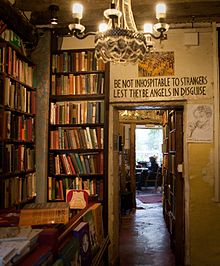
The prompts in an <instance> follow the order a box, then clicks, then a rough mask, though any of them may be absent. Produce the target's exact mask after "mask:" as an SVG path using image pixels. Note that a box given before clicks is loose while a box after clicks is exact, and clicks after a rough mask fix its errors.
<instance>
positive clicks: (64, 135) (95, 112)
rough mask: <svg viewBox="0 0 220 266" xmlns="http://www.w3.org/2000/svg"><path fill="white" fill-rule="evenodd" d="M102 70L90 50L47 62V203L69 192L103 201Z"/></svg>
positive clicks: (62, 198) (57, 56)
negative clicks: (72, 190)
mask: <svg viewBox="0 0 220 266" xmlns="http://www.w3.org/2000/svg"><path fill="white" fill-rule="evenodd" d="M105 79H106V71H105V66H104V64H103V63H102V62H99V61H97V60H96V59H95V56H94V49H84V50H74V49H73V50H59V51H54V52H53V53H52V58H51V91H50V117H49V152H48V165H49V167H48V201H65V197H66V196H65V192H66V189H67V188H73V189H80V190H81V189H83V190H86V191H87V192H88V193H89V195H90V198H98V201H100V202H103V198H104V194H105V185H106V174H107V159H106V153H105V152H104V151H105V147H106V144H105V143H106V139H105V136H106V130H107V120H106V111H105V110H106V82H105Z"/></svg>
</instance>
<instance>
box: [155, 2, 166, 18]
mask: <svg viewBox="0 0 220 266" xmlns="http://www.w3.org/2000/svg"><path fill="white" fill-rule="evenodd" d="M156 18H157V19H158V20H160V19H165V18H166V5H165V4H162V3H160V4H157V5H156Z"/></svg>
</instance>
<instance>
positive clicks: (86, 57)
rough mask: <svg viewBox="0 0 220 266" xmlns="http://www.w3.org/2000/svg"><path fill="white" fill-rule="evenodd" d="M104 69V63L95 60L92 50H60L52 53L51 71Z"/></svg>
mask: <svg viewBox="0 0 220 266" xmlns="http://www.w3.org/2000/svg"><path fill="white" fill-rule="evenodd" d="M95 70H104V63H103V62H102V61H101V60H97V59H96V57H95V52H94V51H93V50H88V51H77V50H75V51H62V53H60V54H53V55H52V72H53V73H55V72H74V71H95Z"/></svg>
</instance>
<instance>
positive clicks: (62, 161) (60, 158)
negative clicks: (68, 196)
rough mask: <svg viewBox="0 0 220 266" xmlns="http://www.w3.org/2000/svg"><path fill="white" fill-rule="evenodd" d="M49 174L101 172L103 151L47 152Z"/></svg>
mask: <svg viewBox="0 0 220 266" xmlns="http://www.w3.org/2000/svg"><path fill="white" fill-rule="evenodd" d="M49 171H50V174H55V175H60V174H65V175H77V174H103V152H100V153H83V154H80V153H69V154H57V155H54V154H51V153H50V154H49Z"/></svg>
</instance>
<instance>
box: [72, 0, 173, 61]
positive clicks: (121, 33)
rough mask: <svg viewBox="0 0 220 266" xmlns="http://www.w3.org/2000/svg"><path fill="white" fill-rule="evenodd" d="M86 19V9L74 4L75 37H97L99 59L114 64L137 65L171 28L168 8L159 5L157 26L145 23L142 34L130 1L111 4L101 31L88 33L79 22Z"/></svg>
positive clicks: (117, 1) (117, 0) (123, 0)
mask: <svg viewBox="0 0 220 266" xmlns="http://www.w3.org/2000/svg"><path fill="white" fill-rule="evenodd" d="M82 16H83V6H82V5H81V4H74V5H73V9H72V17H73V19H74V21H73V23H72V24H69V29H70V31H71V33H72V35H73V36H75V37H76V38H78V39H84V38H86V37H87V36H89V35H95V54H96V57H97V58H98V59H102V60H103V61H104V62H105V63H106V62H114V63H137V62H139V61H142V60H143V59H144V58H145V56H146V54H147V53H149V52H150V51H151V49H152V48H153V42H152V38H153V39H158V40H161V41H162V40H166V39H167V35H166V32H167V31H168V29H169V25H168V24H167V23H166V22H165V19H166V6H165V4H158V5H157V6H156V18H157V20H158V23H156V24H155V25H152V24H145V25H144V30H143V31H138V30H137V27H136V24H135V21H134V17H133V13H132V8H131V0H116V1H112V2H111V8H109V9H106V10H105V11H104V17H105V18H106V19H107V20H108V23H102V24H100V26H99V31H98V32H85V27H84V26H83V25H82V24H81V23H80V21H81V19H82Z"/></svg>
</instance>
